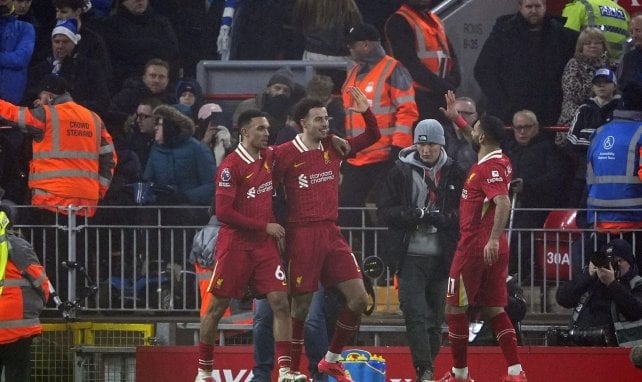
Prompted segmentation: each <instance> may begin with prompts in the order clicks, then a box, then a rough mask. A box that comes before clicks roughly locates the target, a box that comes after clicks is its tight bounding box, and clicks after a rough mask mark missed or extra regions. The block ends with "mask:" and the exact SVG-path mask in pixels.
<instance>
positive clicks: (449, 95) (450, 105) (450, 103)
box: [439, 90, 459, 121]
mask: <svg viewBox="0 0 642 382" xmlns="http://www.w3.org/2000/svg"><path fill="white" fill-rule="evenodd" d="M444 98H445V99H446V108H445V109H444V108H443V107H440V108H439V110H441V112H442V113H443V114H444V116H446V118H448V119H449V120H451V121H454V120H456V119H457V117H458V116H459V113H458V112H457V109H455V102H457V97H456V96H455V92H454V91H452V90H448V91H447V92H446V94H444Z"/></svg>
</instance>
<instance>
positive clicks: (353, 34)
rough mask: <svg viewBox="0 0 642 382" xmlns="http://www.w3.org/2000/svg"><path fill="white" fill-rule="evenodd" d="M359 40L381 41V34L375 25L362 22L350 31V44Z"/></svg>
mask: <svg viewBox="0 0 642 382" xmlns="http://www.w3.org/2000/svg"><path fill="white" fill-rule="evenodd" d="M357 41H381V35H380V34H379V31H378V30H377V28H375V27H374V26H372V25H370V24H361V25H357V26H356V27H354V28H351V29H350V32H349V33H348V44H353V43H355V42H357Z"/></svg>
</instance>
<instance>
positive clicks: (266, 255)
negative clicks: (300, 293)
mask: <svg viewBox="0 0 642 382" xmlns="http://www.w3.org/2000/svg"><path fill="white" fill-rule="evenodd" d="M231 239H232V238H231V235H230V236H228V235H220V234H219V236H218V239H217V242H216V265H215V266H214V274H213V275H212V280H210V285H209V286H208V288H207V290H208V292H210V293H213V294H214V295H215V296H218V297H232V298H241V297H243V295H244V293H245V291H246V289H247V287H248V285H249V286H250V287H251V288H252V290H253V291H255V292H256V293H258V294H266V293H269V292H287V290H288V284H287V281H286V274H285V269H284V268H283V263H282V261H281V257H280V256H279V250H278V249H277V246H276V242H275V241H274V240H272V239H271V238H267V239H266V240H265V242H264V243H263V244H262V245H259V246H257V248H256V249H237V248H236V247H238V246H237V245H235V243H233V241H232V240H231Z"/></svg>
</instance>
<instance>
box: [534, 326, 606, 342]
mask: <svg viewBox="0 0 642 382" xmlns="http://www.w3.org/2000/svg"><path fill="white" fill-rule="evenodd" d="M546 345H547V346H617V340H616V338H615V335H614V333H613V330H612V329H611V327H610V326H608V325H606V326H595V327H589V328H578V327H573V328H561V327H557V326H553V327H550V328H548V331H547V332H546Z"/></svg>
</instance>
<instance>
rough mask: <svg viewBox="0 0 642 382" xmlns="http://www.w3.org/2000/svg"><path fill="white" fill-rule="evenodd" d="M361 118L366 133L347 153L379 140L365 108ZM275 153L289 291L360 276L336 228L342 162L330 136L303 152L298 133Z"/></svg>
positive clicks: (301, 140)
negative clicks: (284, 215)
mask: <svg viewBox="0 0 642 382" xmlns="http://www.w3.org/2000/svg"><path fill="white" fill-rule="evenodd" d="M363 116H364V119H365V120H366V126H367V128H366V132H364V133H363V134H361V135H359V136H357V137H355V138H353V139H352V140H349V142H350V145H351V153H356V152H358V151H360V150H362V149H363V148H365V147H368V146H369V145H371V144H372V143H374V142H376V141H377V140H378V139H379V138H380V136H381V134H380V133H379V129H378V127H377V124H376V119H375V118H374V115H373V114H372V112H371V111H370V109H368V111H367V112H365V113H364V114H363ZM274 155H275V173H274V179H275V181H277V182H280V183H282V184H283V186H284V188H285V195H286V200H287V208H288V215H287V227H286V256H287V259H288V272H289V276H290V277H289V280H290V288H291V291H292V292H294V293H307V292H313V291H315V290H317V289H318V285H319V281H321V283H322V284H323V285H324V286H327V287H333V286H335V285H337V284H338V283H340V282H343V281H347V280H353V279H358V278H361V269H360V268H359V265H358V263H357V261H356V259H355V258H354V255H353V254H352V249H351V248H350V245H349V244H348V243H347V242H346V240H345V238H344V237H343V234H342V233H341V230H340V229H339V227H338V226H337V224H336V221H337V218H338V214H339V174H340V171H339V169H340V166H341V161H342V160H343V158H342V156H341V154H340V153H339V152H338V151H337V150H336V149H335V148H334V147H333V146H332V138H331V137H327V138H325V139H323V140H322V141H321V142H320V144H319V146H318V147H312V148H308V147H307V146H306V145H305V144H304V143H303V139H302V135H301V134H299V135H297V136H296V137H295V138H294V139H293V140H292V141H290V142H286V143H284V144H282V145H279V146H277V147H276V148H275V154H274Z"/></svg>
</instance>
